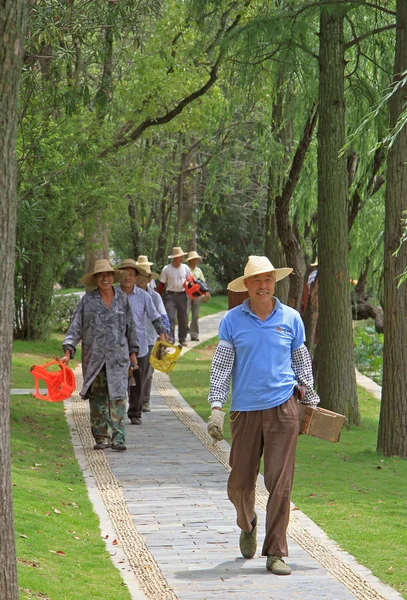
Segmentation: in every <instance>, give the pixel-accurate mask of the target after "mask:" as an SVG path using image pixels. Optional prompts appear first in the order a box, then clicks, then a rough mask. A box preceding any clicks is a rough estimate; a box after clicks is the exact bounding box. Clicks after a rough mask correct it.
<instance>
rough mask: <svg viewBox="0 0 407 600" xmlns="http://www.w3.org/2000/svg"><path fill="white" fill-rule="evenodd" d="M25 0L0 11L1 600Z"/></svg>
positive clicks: (14, 594) (7, 576)
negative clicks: (18, 117)
mask: <svg viewBox="0 0 407 600" xmlns="http://www.w3.org/2000/svg"><path fill="white" fill-rule="evenodd" d="M25 7H26V2H25V1H24V0H3V2H2V3H1V8H0V127H1V132H2V135H1V142H0V146H1V148H0V181H1V186H0V255H1V261H0V275H1V283H2V285H1V286H0V347H1V352H0V532H1V533H0V598H4V600H17V599H18V595H19V594H18V584H17V566H16V551H15V544H14V530H13V506H12V498H11V472H10V371H11V349H12V332H13V316H14V307H13V304H14V287H13V283H14V282H13V279H14V257H15V229H16V206H17V197H16V174H17V165H16V137H17V106H18V89H19V83H20V73H21V63H22V56H23V36H24V30H25Z"/></svg>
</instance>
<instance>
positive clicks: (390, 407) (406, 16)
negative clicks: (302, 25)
mask: <svg viewBox="0 0 407 600" xmlns="http://www.w3.org/2000/svg"><path fill="white" fill-rule="evenodd" d="M406 69H407V4H406V2H405V1H404V0H397V28H396V47H395V59H394V83H395V84H397V83H399V82H400V80H402V79H403V77H405V71H406ZM406 102H407V86H406V83H405V81H404V82H403V84H402V85H399V86H397V88H396V90H395V93H394V94H393V95H392V96H391V99H390V126H391V127H392V128H395V127H396V126H397V125H398V122H399V120H400V119H402V118H403V117H402V115H403V113H404V112H405V107H406ZM386 180H387V187H386V216H385V235H384V238H385V239H384V249H385V252H384V353H383V389H382V402H381V410H380V424H379V433H378V441H377V449H378V450H381V451H382V452H383V453H384V454H385V455H386V456H391V455H398V456H402V457H403V458H407V372H406V364H407V345H406V336H407V319H406V285H407V284H406V282H405V281H403V283H402V284H401V285H400V286H399V287H398V286H397V279H398V277H399V276H400V274H401V273H403V272H404V271H405V270H406V268H407V245H406V244H401V241H402V236H403V228H402V224H403V221H404V219H405V212H406V210H407V128H406V126H405V125H404V127H402V128H401V130H400V131H399V132H398V135H397V136H396V138H395V139H394V142H393V144H392V146H391V148H390V150H389V155H388V160H387V175H386ZM400 244H401V245H400Z"/></svg>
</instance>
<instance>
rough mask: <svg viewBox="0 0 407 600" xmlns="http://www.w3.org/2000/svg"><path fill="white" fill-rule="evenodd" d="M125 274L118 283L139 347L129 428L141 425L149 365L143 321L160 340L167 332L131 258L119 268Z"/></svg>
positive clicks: (139, 270)
mask: <svg viewBox="0 0 407 600" xmlns="http://www.w3.org/2000/svg"><path fill="white" fill-rule="evenodd" d="M119 269H124V270H125V272H126V273H127V275H126V277H125V279H123V281H122V283H121V289H122V291H123V292H124V293H125V294H126V295H127V297H128V299H129V303H130V307H131V310H132V313H133V317H134V321H135V323H136V329H137V336H138V341H139V344H140V350H139V353H138V369H136V370H134V371H133V374H132V375H133V377H134V379H135V385H129V407H128V410H127V416H128V418H129V419H130V423H131V424H132V425H141V413H142V409H143V398H144V385H145V383H146V379H147V373H148V366H149V358H150V356H149V353H148V339H147V328H146V318H147V319H148V320H149V321H150V322H151V323H152V324H153V326H154V329H155V331H156V335H159V336H160V338H161V339H162V340H165V341H166V340H167V330H166V328H165V327H164V325H163V322H162V319H161V316H160V313H159V312H157V311H156V309H155V308H154V305H153V302H152V300H151V297H150V295H149V294H148V293H147V292H145V291H144V290H142V289H140V288H139V287H137V286H136V278H137V275H139V273H145V272H144V271H142V269H141V267H138V266H137V263H136V261H135V260H133V259H132V258H126V259H125V260H123V261H122V262H121V264H120V265H119Z"/></svg>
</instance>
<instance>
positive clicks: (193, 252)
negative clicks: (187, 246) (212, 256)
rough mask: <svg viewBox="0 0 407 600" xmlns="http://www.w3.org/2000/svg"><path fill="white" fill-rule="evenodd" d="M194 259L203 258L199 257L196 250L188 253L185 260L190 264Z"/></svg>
mask: <svg viewBox="0 0 407 600" xmlns="http://www.w3.org/2000/svg"><path fill="white" fill-rule="evenodd" d="M194 258H202V256H199V254H198V252H196V250H192V251H191V252H188V256H187V257H186V259H185V260H186V261H187V262H188V261H189V260H194Z"/></svg>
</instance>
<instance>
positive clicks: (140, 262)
mask: <svg viewBox="0 0 407 600" xmlns="http://www.w3.org/2000/svg"><path fill="white" fill-rule="evenodd" d="M153 264H154V263H152V262H149V260H148V258H147V256H145V255H144V254H140V256H139V257H138V259H137V262H136V265H137V269H138V270H139V271H140V272H141V274H142V275H151V279H158V278H159V274H158V273H154V271H152V270H151V268H150V265H153Z"/></svg>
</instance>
